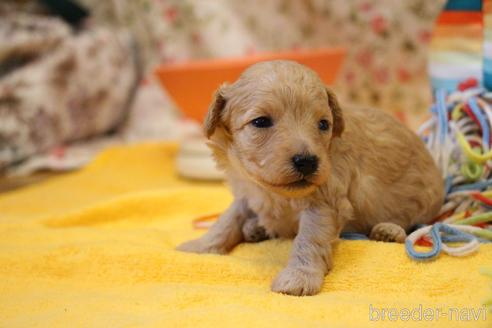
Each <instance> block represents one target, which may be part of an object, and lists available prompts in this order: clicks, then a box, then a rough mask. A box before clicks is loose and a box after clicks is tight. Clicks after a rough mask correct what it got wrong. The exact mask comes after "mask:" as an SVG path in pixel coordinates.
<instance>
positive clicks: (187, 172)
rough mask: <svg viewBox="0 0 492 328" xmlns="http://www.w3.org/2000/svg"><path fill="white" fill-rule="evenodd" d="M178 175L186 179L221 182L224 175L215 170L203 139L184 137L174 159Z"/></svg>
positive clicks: (213, 162)
mask: <svg viewBox="0 0 492 328" xmlns="http://www.w3.org/2000/svg"><path fill="white" fill-rule="evenodd" d="M176 167H177V169H178V173H179V174H180V175H182V176H184V177H186V178H192V179H199V180H222V179H223V178H224V174H223V173H222V172H221V171H219V170H217V168H216V165H215V161H214V159H213V157H212V152H211V150H210V149H209V148H208V147H207V145H206V139H205V138H203V137H186V138H184V139H183V140H182V141H181V144H180V147H179V153H178V157H177V159H176Z"/></svg>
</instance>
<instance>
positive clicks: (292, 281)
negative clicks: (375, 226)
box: [272, 209, 339, 296]
mask: <svg viewBox="0 0 492 328" xmlns="http://www.w3.org/2000/svg"><path fill="white" fill-rule="evenodd" d="M335 215H336V213H335V212H334V211H333V210H331V209H326V210H318V209H310V210H306V211H304V212H302V213H301V216H300V220H299V232H298V233H297V236H296V238H295V239H294V245H293V249H292V253H291V255H290V258H289V263H288V264H287V267H286V268H285V269H283V270H282V271H281V272H280V273H279V274H278V276H277V277H276V278H275V280H274V281H273V283H272V290H273V291H274V292H278V293H284V294H289V295H296V296H300V295H314V294H316V293H318V292H319V291H320V289H321V286H322V285H323V280H324V277H325V275H326V273H327V272H328V270H330V269H331V266H332V263H331V242H333V241H334V240H335V239H337V235H338V232H339V229H338V224H337V221H336V218H335Z"/></svg>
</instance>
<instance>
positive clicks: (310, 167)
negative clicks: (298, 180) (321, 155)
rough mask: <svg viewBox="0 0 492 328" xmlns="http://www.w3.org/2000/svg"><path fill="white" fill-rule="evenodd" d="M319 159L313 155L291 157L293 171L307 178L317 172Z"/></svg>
mask: <svg viewBox="0 0 492 328" xmlns="http://www.w3.org/2000/svg"><path fill="white" fill-rule="evenodd" d="M318 162H319V159H318V157H317V156H314V155H305V154H297V155H295V156H294V157H292V164H293V166H294V168H295V170H296V171H297V172H299V173H301V174H302V175H303V176H309V175H311V174H313V173H315V172H316V171H317V170H318Z"/></svg>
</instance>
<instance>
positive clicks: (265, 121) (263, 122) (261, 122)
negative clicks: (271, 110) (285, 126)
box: [251, 116, 273, 129]
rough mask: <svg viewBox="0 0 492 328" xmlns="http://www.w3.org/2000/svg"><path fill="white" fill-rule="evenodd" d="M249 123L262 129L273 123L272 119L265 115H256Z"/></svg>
mask: <svg viewBox="0 0 492 328" xmlns="http://www.w3.org/2000/svg"><path fill="white" fill-rule="evenodd" d="M251 124H252V125H253V126H254V127H257V128H260V129H264V128H269V127H271V126H272V125H273V122H272V119H271V118H269V117H266V116H261V117H257V118H255V119H254V120H252V121H251Z"/></svg>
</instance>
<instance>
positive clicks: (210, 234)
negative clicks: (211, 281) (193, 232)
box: [176, 200, 252, 254]
mask: <svg viewBox="0 0 492 328" xmlns="http://www.w3.org/2000/svg"><path fill="white" fill-rule="evenodd" d="M250 216H252V212H251V211H250V210H249V209H248V207H247V205H246V202H245V201H243V200H235V201H234V202H233V203H232V204H231V206H230V207H229V208H228V209H227V210H226V211H225V212H224V213H223V214H222V215H221V216H220V217H219V219H218V220H217V222H215V223H214V225H212V226H211V227H210V229H209V230H208V231H207V233H206V234H205V235H203V236H202V237H201V238H199V239H195V240H190V241H187V242H185V243H182V244H181V245H179V246H178V247H176V249H177V250H178V251H183V252H190V253H216V254H225V253H227V252H229V251H230V250H231V249H233V248H234V247H235V246H236V245H237V244H239V243H240V242H242V241H243V233H242V231H241V229H242V227H243V225H244V221H245V220H246V219H247V218H248V217H250Z"/></svg>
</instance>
